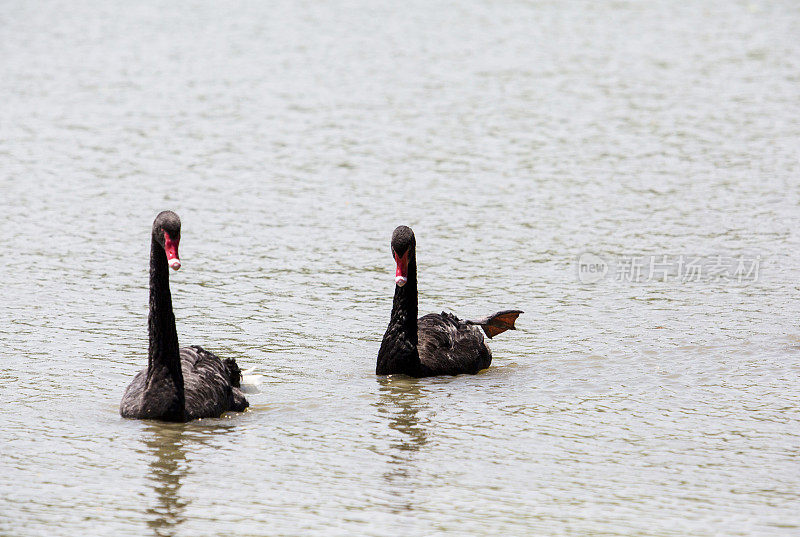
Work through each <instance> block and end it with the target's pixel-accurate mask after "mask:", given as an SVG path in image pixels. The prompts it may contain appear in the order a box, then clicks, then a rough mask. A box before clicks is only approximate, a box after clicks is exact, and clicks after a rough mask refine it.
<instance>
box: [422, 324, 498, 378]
mask: <svg viewBox="0 0 800 537" xmlns="http://www.w3.org/2000/svg"><path fill="white" fill-rule="evenodd" d="M417 330H418V338H419V342H418V344H417V348H418V350H419V359H420V362H421V365H422V372H421V373H423V374H424V375H425V376H429V375H458V374H460V373H477V372H478V371H480V370H481V369H486V368H487V367H489V364H491V363H492V351H491V350H489V347H488V346H487V345H486V342H485V341H484V339H483V334H482V333H481V330H480V328H478V326H476V325H472V324H467V323H466V322H465V321H462V320H460V319H459V318H458V317H456V316H455V315H453V314H451V313H445V312H442V313H441V314H439V313H429V314H428V315H425V316H423V317H420V318H419V320H418V321H417Z"/></svg>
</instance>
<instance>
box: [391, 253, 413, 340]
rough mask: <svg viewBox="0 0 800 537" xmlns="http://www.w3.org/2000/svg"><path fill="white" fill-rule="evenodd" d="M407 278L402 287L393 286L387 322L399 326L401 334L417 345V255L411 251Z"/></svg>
mask: <svg viewBox="0 0 800 537" xmlns="http://www.w3.org/2000/svg"><path fill="white" fill-rule="evenodd" d="M407 277H408V280H407V281H406V284H405V285H404V286H403V287H400V286H399V285H396V286H395V288H394V302H393V303H392V317H391V320H390V321H389V324H395V325H396V326H398V327H400V328H401V333H402V334H403V336H404V337H405V338H406V339H407V340H408V341H409V342H412V343H413V344H414V347H416V346H417V311H418V310H417V308H418V299H417V256H416V255H415V253H414V252H411V255H409V259H408V274H407Z"/></svg>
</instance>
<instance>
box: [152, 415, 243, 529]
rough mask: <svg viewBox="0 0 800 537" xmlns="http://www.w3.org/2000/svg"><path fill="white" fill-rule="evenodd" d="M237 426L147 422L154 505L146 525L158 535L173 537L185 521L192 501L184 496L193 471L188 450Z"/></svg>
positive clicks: (200, 445) (194, 448)
mask: <svg viewBox="0 0 800 537" xmlns="http://www.w3.org/2000/svg"><path fill="white" fill-rule="evenodd" d="M233 429H234V426H233V425H229V424H202V425H201V424H197V423H156V422H152V423H148V424H147V428H146V430H145V432H146V434H145V438H144V444H145V446H147V450H148V452H150V453H152V454H153V459H152V461H151V462H150V473H149V475H148V478H149V480H150V482H151V486H152V488H153V492H155V504H154V505H153V506H151V507H150V508H148V509H147V511H146V512H147V525H148V527H150V529H151V530H152V532H153V535H156V536H158V537H173V536H174V535H176V533H177V531H178V529H179V527H180V525H181V524H182V523H183V522H184V521H185V520H186V516H185V515H184V511H185V509H186V507H187V506H188V505H189V503H190V502H189V501H188V500H185V499H183V498H181V495H180V491H181V486H182V484H183V481H184V480H185V479H186V476H187V475H188V474H189V472H190V467H189V463H188V461H187V460H186V453H187V452H191V451H193V450H196V449H197V448H199V447H202V446H203V444H206V443H207V442H208V441H209V440H210V438H212V437H215V436H217V435H220V434H226V433H228V432H230V431H232V430H233Z"/></svg>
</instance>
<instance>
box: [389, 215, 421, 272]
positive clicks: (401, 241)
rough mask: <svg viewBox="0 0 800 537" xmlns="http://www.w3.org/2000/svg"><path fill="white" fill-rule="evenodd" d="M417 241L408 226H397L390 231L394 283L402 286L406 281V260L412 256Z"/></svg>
mask: <svg viewBox="0 0 800 537" xmlns="http://www.w3.org/2000/svg"><path fill="white" fill-rule="evenodd" d="M416 247H417V241H416V239H415V238H414V232H413V231H411V228H410V227H408V226H397V228H396V229H395V230H394V233H392V256H393V257H394V261H395V263H397V270H396V271H395V273H394V274H395V275H394V283H396V284H397V286H398V287H403V286H404V285H405V284H406V282H407V281H408V260H409V259H410V258H411V257H413V256H414V251H415V249H416Z"/></svg>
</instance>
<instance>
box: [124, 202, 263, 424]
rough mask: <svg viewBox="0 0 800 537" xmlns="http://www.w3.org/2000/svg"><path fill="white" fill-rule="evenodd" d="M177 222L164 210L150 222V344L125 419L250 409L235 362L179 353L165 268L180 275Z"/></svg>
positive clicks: (129, 392) (184, 417) (195, 350)
mask: <svg viewBox="0 0 800 537" xmlns="http://www.w3.org/2000/svg"><path fill="white" fill-rule="evenodd" d="M180 240H181V221H180V218H178V215H177V214H175V213H173V212H172V211H163V212H161V213H159V214H158V216H156V219H155V221H154V222H153V233H152V240H151V243H150V315H149V317H148V323H147V324H148V332H149V334H150V345H149V348H148V355H147V368H146V369H142V370H141V371H139V373H138V374H137V375H136V376H135V377H134V378H133V381H132V382H131V383H130V385H129V386H128V388H127V389H126V390H125V395H123V396H122V402H121V403H120V405H119V413H120V414H121V415H122V417H124V418H133V419H154V420H163V421H178V422H182V421H190V420H193V419H197V418H215V417H218V416H220V415H221V414H222V413H224V412H227V411H229V410H234V411H242V410H244V409H246V408H247V407H248V406H249V404H248V402H247V399H245V397H244V395H243V393H242V391H241V385H240V382H241V371H240V370H239V366H238V365H237V364H236V361H235V360H232V359H227V360H221V359H220V358H219V357H217V356H216V355H215V354H213V353H211V352H209V351H207V350H205V349H203V348H202V347H198V346H196V345H195V346H191V347H186V348H184V349H179V347H178V333H177V331H176V330H175V316H174V315H173V313H172V296H171V295H170V292H169V267H172V269H174V270H178V269H179V268H180V267H181V262H180V260H179V259H178V243H179V242H180Z"/></svg>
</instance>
